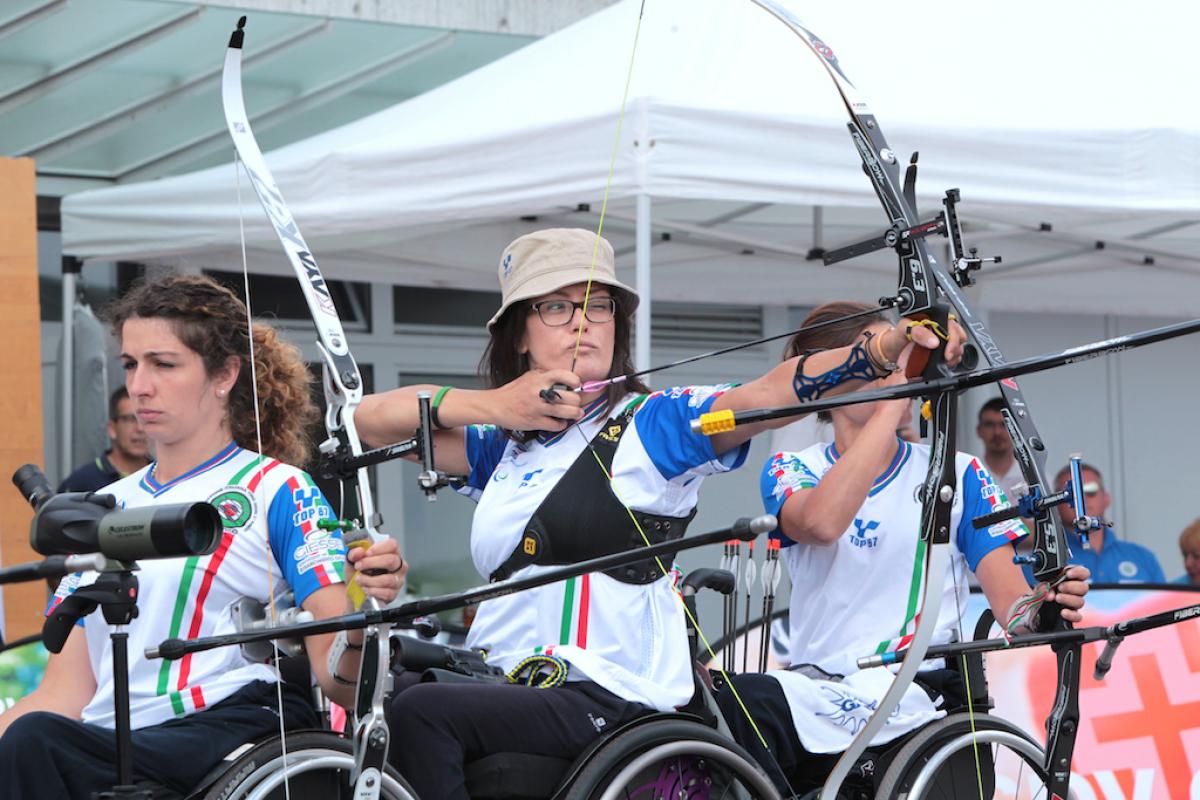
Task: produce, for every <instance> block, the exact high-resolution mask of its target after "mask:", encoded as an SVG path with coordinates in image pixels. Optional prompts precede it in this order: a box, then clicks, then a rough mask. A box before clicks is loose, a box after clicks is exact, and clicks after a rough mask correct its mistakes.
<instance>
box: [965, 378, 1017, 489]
mask: <svg viewBox="0 0 1200 800" xmlns="http://www.w3.org/2000/svg"><path fill="white" fill-rule="evenodd" d="M1003 410H1004V398H1003V397H993V398H992V399H991V400H988V401H987V402H986V403H984V404H983V407H982V408H980V409H979V422H978V424H977V425H976V426H975V435H976V436H978V437H979V441H980V442H982V443H983V464H984V466H986V467H987V468H988V472H990V473H992V480H993V481H995V482H996V485H997V486H999V487H1000V488H1001V489H1003V490H1004V496H1005V497H1007V498H1008V499H1009V500H1010V501H1011V502H1014V503H1015V502H1016V497H1015V496H1014V493H1013V487H1014V486H1016V485H1017V484H1019V483H1024V482H1025V478H1024V477H1023V476H1022V475H1021V466H1020V465H1019V464H1018V463H1017V459H1016V457H1015V456H1014V455H1013V444H1012V439H1010V438H1009V436H1008V428H1006V427H1004V415H1003V414H1002V413H1001V412H1002V411H1003Z"/></svg>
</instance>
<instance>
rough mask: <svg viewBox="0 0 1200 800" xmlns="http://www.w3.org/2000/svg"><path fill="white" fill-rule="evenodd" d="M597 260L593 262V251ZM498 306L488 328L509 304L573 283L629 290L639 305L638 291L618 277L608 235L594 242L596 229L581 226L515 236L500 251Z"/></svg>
mask: <svg viewBox="0 0 1200 800" xmlns="http://www.w3.org/2000/svg"><path fill="white" fill-rule="evenodd" d="M593 250H595V253H596V263H595V266H594V267H593V265H592V251H593ZM499 275H500V292H501V295H502V297H503V301H502V302H501V303H500V310H499V311H497V312H496V314H495V316H493V317H492V318H491V319H490V320H488V324H487V329H488V330H489V331H490V330H491V329H492V326H494V325H495V324H496V322H497V321H498V320H499V319H500V317H501V316H502V315H503V314H504V312H505V311H507V310H508V308H509V306H511V305H512V304H513V303H518V302H520V301H522V300H529V299H530V298H533V297H540V296H542V295H544V294H549V293H550V292H554V291H558V290H559V289H561V288H563V287H564V286H570V285H572V284H575V283H587V281H588V278H589V276H590V277H591V280H592V283H602V284H604V285H605V286H612V287H613V288H616V289H621V290H622V291H624V292H626V293H628V295H629V300H630V302H631V303H632V304H633V306H632V308H630V309H629V311H633V309H634V308H637V305H638V296H637V292H635V291H634V290H633V289H630V288H629V287H628V286H626V285H625V284H623V283H621V282H620V281H619V280H617V273H616V269H615V267H614V260H613V248H612V245H611V244H609V243H608V240H607V239H604V238H601V239H600V246H599V247H597V246H596V232H595V231H589V230H585V229H583V228H547V229H546V230H541V231H534V232H533V233H527V234H525V235H524V236H522V237H520V238H519V239H516V240H514V241H513V242H512V244H510V245H509V246H508V247H506V248H504V252H503V253H502V254H501V255H500V268H499Z"/></svg>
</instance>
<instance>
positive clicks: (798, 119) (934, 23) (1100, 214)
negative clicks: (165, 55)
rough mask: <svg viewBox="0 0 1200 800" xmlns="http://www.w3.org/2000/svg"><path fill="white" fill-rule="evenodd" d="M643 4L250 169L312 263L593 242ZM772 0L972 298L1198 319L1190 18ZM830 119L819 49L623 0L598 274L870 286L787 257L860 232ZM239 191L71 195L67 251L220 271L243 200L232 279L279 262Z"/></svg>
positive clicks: (404, 279)
mask: <svg viewBox="0 0 1200 800" xmlns="http://www.w3.org/2000/svg"><path fill="white" fill-rule="evenodd" d="M640 2H641V0H625V2H621V3H618V4H616V5H614V6H612V7H610V8H608V9H606V10H604V11H602V12H600V13H597V14H595V15H593V16H591V17H588V18H587V19H584V20H582V21H580V22H579V23H577V24H575V25H573V26H571V27H570V28H567V29H565V30H563V31H560V32H559V33H556V34H554V35H552V36H549V37H547V38H545V39H543V40H540V41H538V42H535V43H533V44H531V45H529V46H528V47H526V48H524V49H522V50H519V51H517V52H515V53H513V54H511V55H509V56H507V57H506V58H503V59H501V60H500V61H497V62H494V63H492V64H490V65H488V66H486V67H484V68H482V69H479V70H477V71H476V72H474V73H471V74H469V75H467V76H465V77H463V78H460V79H458V80H456V81H454V82H452V83H449V84H446V85H444V86H441V87H439V88H438V89H435V90H433V91H431V92H428V93H427V94H424V95H422V96H420V97H417V98H414V99H412V100H410V101H408V102H405V103H403V104H401V105H398V106H395V107H393V108H390V109H388V110H386V111H383V112H380V113H378V114H375V115H373V116H371V117H367V118H365V119H362V120H360V121H358V122H355V123H353V124H351V125H347V126H345V127H342V128H339V129H336V130H333V131H330V132H328V133H326V134H323V135H321V136H318V137H314V138H312V139H309V140H306V141H303V142H299V143H297V144H294V145H292V146H289V147H286V148H283V149H281V150H279V151H276V152H274V153H272V154H270V155H269V157H268V159H267V160H268V163H269V165H270V167H271V169H272V170H273V172H274V174H275V176H276V178H277V180H278V182H279V184H280V187H281V189H282V191H283V193H284V196H285V197H286V199H287V201H288V203H289V206H290V208H291V210H292V212H293V213H294V215H295V217H296V219H297V221H298V222H299V224H300V226H301V229H302V231H303V232H304V234H305V236H306V238H307V240H308V242H309V245H310V246H311V247H312V250H313V252H314V254H315V255H316V256H317V258H318V261H319V262H320V264H321V266H322V269H323V271H324V272H325V274H326V276H327V277H334V278H357V279H370V280H383V281H387V282H392V283H399V284H408V285H424V286H439V287H458V288H475V289H478V288H487V289H492V288H493V287H494V286H495V277H494V270H495V258H496V255H497V254H498V253H499V252H500V250H501V249H502V247H503V246H504V244H505V243H506V242H507V241H508V240H509V239H510V238H512V236H514V235H517V234H519V233H521V232H524V231H525V230H528V229H531V228H532V227H535V226H541V225H546V224H567V225H578V226H581V227H595V225H596V223H597V218H598V212H599V209H600V201H601V198H602V196H603V192H604V186H605V181H606V177H607V175H608V171H609V158H610V153H612V152H613V151H614V133H615V131H616V128H617V121H618V115H619V111H620V108H621V96H622V91H623V89H624V84H625V77H626V70H627V67H628V64H629V58H630V52H631V48H632V46H633V43H634V32H635V29H636V27H637V22H638V11H639V6H640ZM794 5H795V6H796V8H797V13H798V14H799V16H800V17H801V18H802V19H805V20H806V22H807V23H808V24H809V25H810V26H811V27H812V28H813V29H814V30H815V31H817V32H818V33H820V34H821V35H822V36H824V37H825V39H826V41H827V42H829V43H830V44H831V46H833V47H834V48H835V49H836V51H837V53H838V55H839V58H840V61H841V64H842V66H843V68H844V69H845V70H846V72H847V74H848V75H849V76H850V78H851V79H852V80H854V81H855V82H856V85H857V86H858V87H859V89H860V90H861V92H862V94H863V96H864V97H865V99H866V100H867V101H868V102H869V103H870V104H871V106H872V110H873V111H874V112H875V114H876V115H877V117H878V120H879V122H880V124H881V126H882V128H883V130H884V132H885V134H886V135H887V137H888V138H889V140H890V143H891V145H892V146H893V148H894V149H895V150H896V151H897V152H898V153H900V154H904V153H907V152H909V151H911V150H913V149H916V148H919V149H920V151H921V164H922V175H921V179H920V180H919V181H918V195H919V198H920V200H921V205H922V206H923V208H925V209H928V212H929V214H930V215H932V214H933V213H934V212H935V211H936V210H937V208H938V207H939V205H938V203H939V200H940V198H941V195H942V193H943V191H944V190H945V189H947V188H950V187H960V188H961V190H962V195H963V204H962V206H961V207H960V213H961V214H962V216H963V218H964V220H965V222H966V228H967V236H966V238H967V244H978V245H979V246H980V248H981V251H982V252H981V254H982V255H992V254H993V253H1000V254H1002V255H1003V256H1004V259H1005V263H1004V264H1003V265H1000V266H995V267H990V268H989V269H988V273H989V276H988V277H985V278H984V280H983V281H982V286H981V287H980V289H979V291H978V294H977V296H976V300H977V302H979V303H980V304H981V305H982V306H983V307H987V308H998V309H1007V310H1018V309H1019V310H1049V309H1055V310H1060V309H1064V308H1067V309H1069V308H1071V307H1072V306H1071V304H1072V303H1075V304H1078V305H1077V306H1075V307H1076V308H1078V310H1080V311H1086V312H1088V313H1097V312H1099V313H1117V312H1120V313H1139V314H1150V315H1184V316H1191V315H1192V314H1193V313H1194V300H1193V298H1194V297H1195V296H1196V291H1197V289H1200V280H1198V278H1200V263H1198V262H1200V225H1198V224H1195V223H1197V222H1200V109H1198V108H1197V106H1196V104H1195V103H1193V102H1191V100H1190V97H1189V96H1188V95H1187V94H1181V93H1179V92H1177V91H1176V90H1175V89H1174V88H1173V86H1174V85H1175V84H1176V83H1179V84H1180V85H1190V84H1191V82H1192V81H1191V80H1190V78H1188V77H1187V76H1192V77H1195V68H1194V65H1193V63H1192V61H1191V55H1190V53H1191V46H1190V45H1191V43H1190V41H1189V37H1190V36H1191V32H1192V31H1194V30H1196V29H1197V27H1198V26H1200V7H1195V6H1191V5H1186V4H1185V5H1182V6H1181V5H1179V4H1169V3H1166V2H1150V3H1146V4H1143V5H1141V6H1139V7H1138V10H1137V13H1136V15H1131V14H1128V13H1127V10H1128V6H1126V5H1122V4H1118V3H1116V2H1112V1H1111V0H1105V1H1104V2H1092V3H1088V4H1086V5H1085V4H1083V3H1076V2H1068V3H1044V2H1033V1H1032V0H1016V1H1015V2H1009V3H1006V4H1004V5H1002V6H980V5H978V4H964V3H957V2H954V0H929V1H928V2H926V3H923V4H922V5H921V6H920V8H914V9H910V10H906V12H905V13H904V14H897V13H896V6H895V5H894V4H884V3H876V2H857V3H812V2H808V3H805V2H799V0H797V2H795V3H794ZM254 46H255V42H254V38H253V19H251V24H250V27H249V29H248V40H247V48H248V49H249V50H251V51H252V50H253V47H254ZM220 57H221V54H220V53H214V54H213V58H214V61H215V60H216V59H218V58H220ZM219 113H220V112H219V110H217V109H214V114H219ZM250 113H251V118H252V119H253V113H254V110H253V108H252V109H251V111H250ZM845 121H846V115H845V110H844V108H843V107H842V105H841V102H840V99H839V98H838V95H837V93H836V91H835V89H834V87H833V85H832V83H831V81H830V80H829V78H828V77H827V76H826V75H825V73H824V71H823V69H822V68H821V66H820V64H819V62H818V60H817V59H816V58H815V57H814V56H813V55H812V54H811V53H810V52H808V50H807V48H805V47H804V46H803V45H802V44H801V43H800V42H799V41H798V40H796V39H795V37H794V36H792V35H791V34H790V32H789V31H788V30H787V29H786V28H785V27H784V26H782V25H780V24H779V23H778V22H777V21H775V20H774V19H772V18H771V17H770V16H769V15H767V14H766V13H765V12H763V11H762V10H761V9H759V8H757V7H755V6H754V5H753V4H751V3H750V2H747V1H746V0H647V2H646V4H645V13H644V19H643V21H642V24H641V30H640V39H639V41H638V44H637V49H636V58H635V61H634V64H633V68H632V73H631V83H630V89H629V100H628V103H627V106H626V110H625V120H624V127H623V131H622V135H621V137H620V140H619V142H616V150H615V152H616V159H615V164H614V169H613V174H612V188H611V198H612V199H611V202H610V205H609V208H608V217H607V219H606V222H605V226H604V230H605V233H606V235H608V236H609V237H610V238H611V239H612V240H613V241H614V244H615V245H616V247H617V249H618V253H619V254H620V255H619V258H618V267H619V268H620V269H621V270H622V271H624V272H625V273H626V274H625V277H626V278H633V276H631V275H629V274H628V270H629V269H630V268H631V267H632V266H633V258H632V256H633V254H634V253H635V252H636V253H637V256H638V258H637V261H638V270H637V271H638V275H637V276H636V278H635V280H636V281H637V283H638V285H639V288H641V289H642V290H643V291H644V292H647V293H649V290H650V288H651V283H650V280H651V273H650V271H649V264H650V248H651V246H653V247H654V262H655V265H654V270H653V294H654V296H655V297H656V298H662V299H670V300H684V301H710V302H711V301H713V300H716V299H719V300H721V301H722V302H745V303H756V304H757V303H773V304H780V303H791V304H812V303H815V302H820V301H823V300H827V299H831V298H834V297H867V298H873V297H876V296H879V295H880V294H890V293H892V292H894V290H895V277H894V269H895V267H894V256H892V255H891V254H890V253H886V252H884V253H877V254H875V255H874V256H870V257H867V258H864V259H862V260H860V261H854V262H851V263H849V264H843V265H840V266H837V267H829V268H827V267H823V266H821V264H820V262H819V261H806V260H805V259H804V258H803V256H804V254H805V253H807V252H808V251H809V249H810V248H812V247H814V246H822V245H823V246H826V247H828V246H831V245H836V244H840V243H843V242H848V241H853V240H856V239H860V238H865V237H866V236H869V235H871V234H872V233H875V232H878V231H879V230H880V229H882V227H883V225H884V221H883V217H882V214H881V213H880V211H879V209H878V203H877V201H876V199H875V197H874V195H873V193H872V190H871V186H870V183H869V181H868V180H867V179H866V178H865V177H864V176H863V175H862V173H861V167H860V164H859V161H858V157H857V155H856V153H855V151H854V149H853V147H852V145H851V143H850V140H849V137H848V136H847V133H846V129H845ZM235 184H236V179H235V170H234V168H233V167H232V166H229V167H225V168H215V169H210V170H205V171H203V172H198V173H193V174H190V175H186V176H181V177H177V178H172V179H166V180H161V181H157V182H153V183H146V184H135V185H128V186H118V187H114V188H109V189H101V190H95V191H88V192H83V193H79V194H75V195H71V196H68V197H67V198H66V199H65V200H64V202H63V206H62V218H63V245H64V250H65V251H66V252H67V253H70V254H73V255H76V256H79V257H81V258H84V259H102V260H116V259H131V260H139V261H145V262H152V263H166V264H174V265H190V266H197V265H198V266H205V267H214V266H224V267H226V268H229V267H232V266H233V265H240V260H241V257H240V246H239V237H238V230H239V218H240V217H242V216H243V211H244V217H245V226H246V238H247V245H248V253H249V263H250V268H251V269H252V270H256V271H262V272H278V273H283V272H286V271H287V270H288V269H289V268H288V266H287V264H286V262H285V261H284V259H283V258H282V257H281V253H280V251H279V248H278V246H277V244H276V243H275V241H274V233H273V232H272V230H271V229H270V228H269V226H268V224H267V222H266V219H265V218H264V217H263V215H262V214H261V212H260V211H259V209H258V208H257V204H256V203H255V201H254V198H253V196H252V192H251V191H250V190H249V187H248V186H246V184H245V181H242V186H241V206H239V199H238V194H237V189H236V185H235ZM651 202H653V206H651ZM530 216H537V217H538V219H537V220H536V221H532V220H529V219H524V220H523V219H522V217H525V218H527V217H530ZM1042 223H1049V225H1050V228H1051V229H1050V230H1039V227H1044V226H1042ZM464 229H466V230H464ZM663 234H670V237H669V240H667V237H665V236H664V235H663ZM1100 241H1103V242H1104V246H1103V249H1102V250H1101V249H1098V245H1097V242H1100ZM1151 261H1152V262H1153V263H1150V262H1151ZM643 307H644V308H645V309H646V313H648V310H649V304H648V303H644V304H643ZM646 322H648V320H642V321H640V322H639V328H640V329H642V330H644V331H645V330H648V325H646V324H645V323H646ZM643 344H644V343H643ZM647 346H648V345H647ZM639 351H640V352H639V356H640V357H641V359H643V360H644V358H645V357H646V356H647V354H648V350H643V349H642V348H639ZM643 363H644V361H643Z"/></svg>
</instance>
